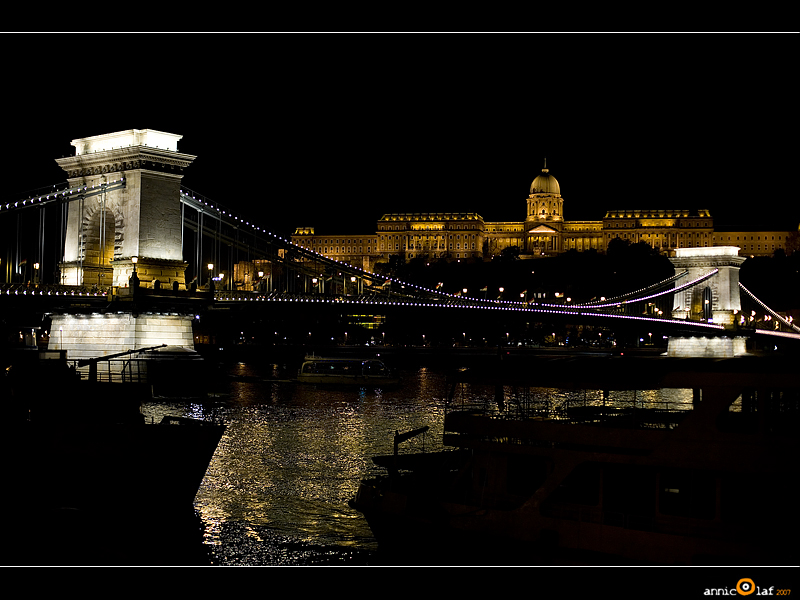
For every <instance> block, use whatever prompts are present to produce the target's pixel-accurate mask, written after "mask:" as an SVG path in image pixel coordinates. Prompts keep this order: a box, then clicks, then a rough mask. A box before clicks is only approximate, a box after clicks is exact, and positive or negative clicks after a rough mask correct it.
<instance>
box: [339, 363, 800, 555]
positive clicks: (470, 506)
mask: <svg viewBox="0 0 800 600" xmlns="http://www.w3.org/2000/svg"><path fill="white" fill-rule="evenodd" d="M538 366H540V367H546V368H542V369H541V370H539V369H534V371H535V372H536V373H537V376H538V377H537V378H538V379H539V380H540V382H541V385H543V386H547V385H548V384H550V383H553V382H554V381H555V380H557V379H558V375H559V373H558V370H559V368H562V369H563V372H562V373H561V375H563V376H564V377H565V380H570V379H571V380H572V381H573V382H574V381H575V379H580V377H581V376H580V375H579V374H580V373H582V372H584V371H583V370H582V369H581V367H582V366H585V363H581V364H579V361H574V360H566V361H564V362H563V363H562V364H561V365H557V364H556V363H553V362H550V363H548V364H547V365H544V364H542V365H538ZM592 366H593V367H597V366H600V363H595V364H594V365H592ZM592 371H593V372H594V373H595V374H598V373H599V374H600V376H599V377H598V379H597V384H598V386H601V387H597V388H595V389H598V390H604V389H609V388H611V389H613V386H614V382H616V385H619V384H620V382H621V381H624V380H625V376H626V375H625V374H626V373H635V374H637V375H636V379H637V381H636V382H635V384H636V385H640V386H641V385H644V384H645V382H644V381H643V376H642V374H643V373H649V374H650V375H651V379H652V381H651V384H652V385H654V386H656V387H655V388H654V389H660V388H670V387H674V388H691V389H694V390H696V391H695V394H694V396H695V402H693V403H692V405H691V406H690V409H688V410H687V409H686V407H682V409H681V410H678V409H675V408H674V407H673V409H669V408H653V407H648V406H641V405H640V406H638V407H636V406H630V407H621V406H609V405H604V404H603V403H602V402H594V403H590V404H588V405H585V406H580V407H560V410H553V406H552V405H546V404H545V403H543V404H537V403H536V402H535V401H534V402H530V403H529V404H527V405H525V406H523V405H522V404H520V403H517V404H514V403H513V402H512V403H511V404H512V405H511V406H506V407H503V406H500V405H498V406H493V407H487V406H486V405H485V404H484V405H483V406H481V407H480V408H475V407H468V406H458V407H456V406H455V405H454V403H452V402H451V404H450V405H449V406H448V410H447V413H446V415H445V419H444V445H445V446H446V447H448V448H450V450H446V451H444V452H438V453H431V454H424V453H423V454H407V455H404V454H398V453H395V454H393V455H387V456H380V457H375V458H374V459H373V460H374V462H375V464H376V465H378V466H380V467H382V468H385V469H386V471H387V474H386V475H383V476H379V477H375V478H370V479H366V480H364V481H362V482H361V484H360V486H359V490H358V493H357V495H356V497H355V498H354V499H353V500H352V501H351V506H352V507H353V508H355V509H357V510H358V511H360V512H362V513H363V514H364V516H365V518H366V519H367V522H368V523H369V525H370V527H371V528H372V530H373V532H374V534H375V537H376V539H377V540H378V543H379V547H381V548H384V549H386V550H387V551H392V550H394V551H398V552H400V553H404V555H405V556H409V557H413V556H417V554H416V553H417V552H418V551H419V549H420V548H421V547H422V544H421V540H425V541H426V542H427V544H428V545H431V546H434V547H436V548H437V553H438V554H437V555H436V556H434V557H433V558H432V559H431V558H430V557H428V558H427V559H423V560H434V561H442V562H444V561H446V560H447V552H448V551H449V552H456V551H459V552H460V554H459V556H460V558H461V559H463V557H464V555H465V553H471V556H472V560H474V561H476V562H478V563H479V564H484V563H491V562H493V561H500V562H503V563H508V562H514V561H520V562H521V563H524V564H609V563H610V564H727V565H739V564H773V565H782V564H796V562H797V552H796V550H791V551H788V552H787V551H786V549H785V548H786V546H785V545H784V544H782V543H781V539H783V537H784V535H785V532H787V531H796V530H797V525H798V517H797V512H796V510H795V505H796V493H795V492H794V485H793V483H791V481H792V480H793V477H792V475H791V474H792V473H793V469H794V466H793V461H794V457H795V456H796V455H797V437H796V425H797V416H798V410H799V409H800V383H799V381H798V377H797V375H796V373H794V372H792V370H791V366H790V365H789V368H788V369H785V370H782V371H779V372H776V371H775V370H773V369H771V368H766V369H765V368H764V364H763V363H760V362H758V361H757V360H756V359H753V358H746V359H743V360H742V361H740V360H736V359H732V360H730V361H708V362H707V363H702V362H696V361H695V362H686V361H684V362H680V361H677V362H676V361H667V362H655V361H649V362H647V363H645V362H643V361H627V360H625V361H624V362H619V361H618V360H617V362H615V359H609V360H607V361H604V362H603V363H602V367H601V368H600V369H596V368H593V369H592ZM628 379H630V377H628ZM578 383H583V384H586V385H588V384H589V382H578ZM604 386H608V387H604ZM574 409H577V410H574ZM445 549H447V550H445ZM504 550H505V551H506V552H503V551H504ZM410 560H411V561H412V562H413V560H414V559H413V558H412V559H410Z"/></svg>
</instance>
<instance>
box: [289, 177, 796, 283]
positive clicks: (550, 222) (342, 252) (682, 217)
mask: <svg viewBox="0 0 800 600" xmlns="http://www.w3.org/2000/svg"><path fill="white" fill-rule="evenodd" d="M791 233H792V232H790V231H759V232H755V231H744V230H739V231H727V230H726V231H715V229H714V219H713V217H712V216H711V213H710V212H709V211H708V210H705V209H699V210H697V209H696V210H688V209H686V210H683V209H681V210H676V209H667V210H661V209H659V210H655V209H648V210H639V209H635V210H634V209H629V210H609V211H608V212H606V214H605V216H604V217H603V219H602V220H601V221H567V220H565V219H564V199H563V197H562V196H561V186H560V185H559V183H558V181H557V180H556V178H555V177H553V175H551V174H550V171H549V169H547V163H545V168H543V169H542V173H541V174H540V175H538V176H537V177H536V178H535V179H534V180H533V182H532V183H531V187H530V192H529V195H528V198H527V215H526V217H525V220H524V221H519V222H516V221H512V222H489V221H484V220H483V218H482V217H481V216H480V215H478V214H476V213H389V214H385V215H383V216H382V217H381V218H380V219H379V220H378V222H377V231H376V233H375V234H371V235H362V234H358V235H343V234H342V235H339V234H336V235H324V234H316V233H315V232H314V228H313V227H299V228H297V230H296V231H295V233H294V235H293V236H292V242H294V243H295V244H297V245H299V246H303V247H306V248H309V249H311V250H314V251H315V252H318V253H319V254H323V255H325V256H327V257H330V258H333V259H336V260H339V261H342V262H346V263H349V264H352V265H354V266H358V267H361V268H363V269H366V270H368V271H372V270H374V266H375V264H376V263H380V262H387V261H388V260H389V258H390V257H392V256H398V257H401V258H402V259H403V260H410V259H413V258H417V257H427V258H431V259H442V258H444V259H448V260H463V259H473V260H474V259H477V260H482V259H490V258H491V257H493V256H497V255H500V254H501V253H503V251H504V250H505V249H506V248H512V247H515V252H516V251H518V252H519V257H520V258H537V257H543V256H554V255H557V254H560V253H563V252H567V251H570V250H577V251H586V250H595V251H597V252H605V251H606V249H607V248H608V245H609V243H610V242H611V241H612V240H613V239H615V238H620V239H621V240H623V241H628V242H630V243H638V242H645V243H647V244H649V245H650V246H652V247H653V248H655V249H658V250H660V251H661V252H664V253H669V252H670V251H672V250H674V249H675V248H699V247H708V246H739V247H740V248H741V251H742V255H743V256H746V255H751V256H759V255H761V256H771V255H772V254H773V253H774V252H775V250H777V249H779V248H782V249H784V250H786V249H787V246H786V244H787V241H788V238H789V237H790V235H791Z"/></svg>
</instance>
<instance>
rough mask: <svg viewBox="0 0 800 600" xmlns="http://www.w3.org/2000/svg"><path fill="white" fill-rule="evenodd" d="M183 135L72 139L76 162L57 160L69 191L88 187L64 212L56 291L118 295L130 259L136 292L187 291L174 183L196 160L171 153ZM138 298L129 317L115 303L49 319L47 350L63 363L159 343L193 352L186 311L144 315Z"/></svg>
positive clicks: (140, 132) (131, 133) (139, 132)
mask: <svg viewBox="0 0 800 600" xmlns="http://www.w3.org/2000/svg"><path fill="white" fill-rule="evenodd" d="M181 137H182V136H179V135H175V134H172V133H164V132H161V131H155V130H153V129H129V130H127V131H119V132H117V133H109V134H106V135H98V136H94V137H89V138H83V139H78V140H73V141H72V145H73V146H74V147H75V156H69V157H67V158H60V159H57V160H56V162H57V163H58V164H59V165H60V166H61V167H62V168H63V169H64V170H65V171H66V172H67V176H68V181H69V183H70V186H71V187H79V186H84V185H85V186H87V190H86V192H85V195H84V196H82V197H79V198H78V199H77V200H73V201H72V202H70V203H69V204H68V205H67V206H68V208H67V211H68V212H67V225H66V241H65V244H64V261H63V262H62V263H61V275H62V276H61V283H63V284H66V285H94V284H97V285H103V286H111V285H113V286H117V287H122V288H124V287H127V286H128V285H129V279H130V277H131V275H132V273H133V266H134V263H133V261H132V259H133V258H136V260H137V262H136V273H137V277H138V278H139V280H140V282H141V286H142V287H146V288H151V287H153V282H154V281H155V280H156V279H157V280H159V281H160V282H161V284H162V287H163V288H165V290H164V291H165V292H167V293H173V292H172V289H173V284H174V282H177V283H178V289H179V290H185V280H184V271H185V269H186V264H185V263H184V261H183V248H182V233H183V231H182V228H183V224H182V215H181V201H180V183H181V178H182V177H183V169H184V168H186V167H187V166H189V165H190V164H191V163H192V161H193V160H194V159H195V157H194V156H191V155H189V154H181V153H180V152H178V149H177V144H178V140H180V139H181ZM122 178H124V185H122V184H121V183H119V182H120V180H121V179H122ZM114 182H117V183H114ZM93 186H94V188H93ZM90 190H91V192H90ZM98 190H100V191H99V193H98ZM148 293H154V292H151V291H150V290H148ZM181 293H185V292H181ZM120 296H121V295H120ZM142 296H143V297H141V298H140V299H139V301H140V303H141V306H139V307H138V308H135V309H134V307H133V303H132V302H121V301H118V302H117V304H118V306H116V307H115V308H116V310H114V311H101V312H94V313H89V312H87V311H85V310H82V309H78V310H76V311H73V312H72V313H70V312H66V313H63V314H53V315H51V320H52V324H51V330H52V331H55V332H58V335H52V336H51V337H50V343H49V348H50V349H56V350H63V351H66V352H67V357H68V358H69V359H87V358H97V357H103V356H109V355H114V354H117V353H121V352H127V351H129V350H135V349H140V348H147V347H152V346H158V345H162V344H164V345H167V346H170V347H172V348H176V347H177V348H179V349H181V350H183V351H192V350H194V340H193V335H192V317H193V313H192V314H184V313H186V312H187V311H184V313H180V312H170V313H162V312H159V311H158V310H154V312H152V313H151V312H149V311H147V312H143V311H142V306H147V301H148V300H147V296H146V295H142ZM133 297H134V295H133V294H132V293H129V294H126V298H127V299H128V300H130V299H132V298H133ZM109 368H111V367H109ZM113 368H114V369H119V368H120V367H119V365H115V366H114V367H113Z"/></svg>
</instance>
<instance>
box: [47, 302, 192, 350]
mask: <svg viewBox="0 0 800 600" xmlns="http://www.w3.org/2000/svg"><path fill="white" fill-rule="evenodd" d="M51 322H52V324H51V327H50V343H49V345H48V349H49V350H66V351H67V359H68V360H76V359H77V360H80V359H85V358H97V357H101V356H108V355H110V354H117V353H119V352H126V351H128V350H135V349H138V348H147V347H152V346H159V345H161V344H167V345H168V346H177V347H180V348H186V349H189V350H194V339H193V335H192V316H191V315H175V314H169V315H166V314H160V315H157V314H140V315H137V316H134V315H133V314H131V313H122V314H120V313H114V314H91V315H53V316H52V317H51Z"/></svg>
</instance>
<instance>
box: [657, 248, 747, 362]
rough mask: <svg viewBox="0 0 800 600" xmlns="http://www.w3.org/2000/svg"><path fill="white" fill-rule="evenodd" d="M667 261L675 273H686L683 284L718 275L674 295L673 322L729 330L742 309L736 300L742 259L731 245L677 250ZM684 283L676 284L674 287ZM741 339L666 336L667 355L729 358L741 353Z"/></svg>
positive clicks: (737, 298)
mask: <svg viewBox="0 0 800 600" xmlns="http://www.w3.org/2000/svg"><path fill="white" fill-rule="evenodd" d="M669 260H670V262H672V264H673V265H675V271H676V272H679V271H683V270H684V269H685V270H687V271H688V272H689V274H688V279H687V281H692V280H694V279H698V278H700V277H702V276H703V275H708V274H709V273H711V272H712V271H714V269H718V270H719V272H718V273H717V274H716V275H714V276H713V277H710V278H709V279H707V280H706V281H705V282H703V283H701V284H700V285H696V286H693V287H691V288H689V289H686V290H683V291H681V292H679V293H676V294H675V296H674V301H673V306H672V317H673V318H674V319H692V320H695V321H698V320H705V321H707V322H709V323H715V324H717V325H723V326H725V327H726V328H730V329H733V328H734V324H735V320H736V313H737V312H738V311H740V310H741V309H742V305H741V300H740V297H739V267H740V266H741V264H742V263H743V262H744V261H745V259H744V258H743V257H741V256H739V248H737V247H735V246H713V247H711V248H677V249H676V250H675V256H674V257H671V258H670V259H669ZM679 283H684V281H680V282H676V284H675V285H676V286H677V285H679ZM745 352H746V350H745V338H744V337H740V336H735V335H733V336H731V337H725V336H721V337H720V336H715V337H670V339H669V344H668V349H667V354H668V355H670V356H714V357H730V356H736V355H738V354H744V353H745Z"/></svg>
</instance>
